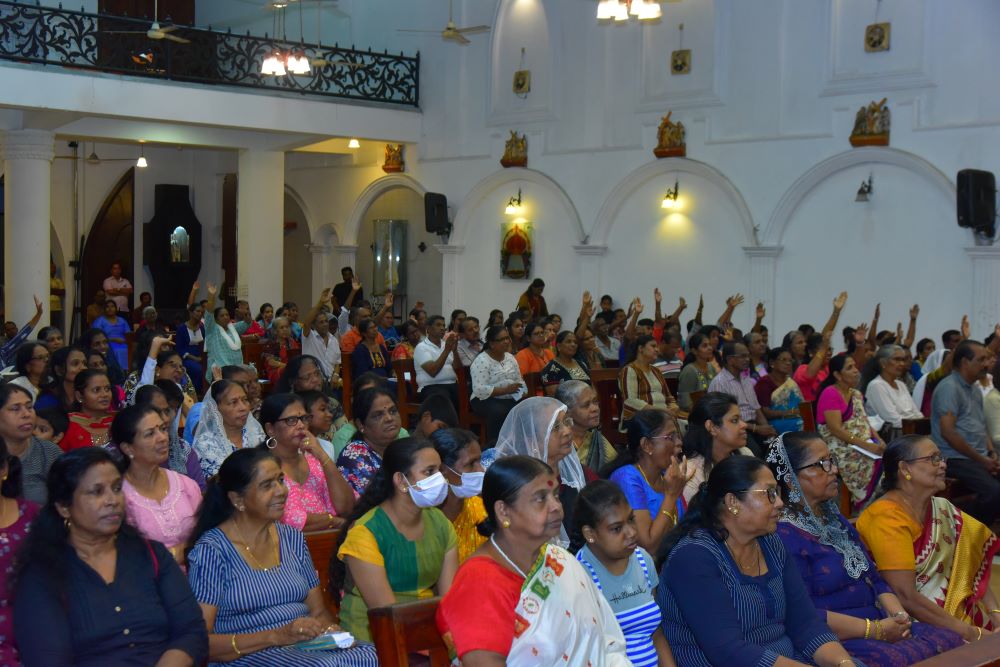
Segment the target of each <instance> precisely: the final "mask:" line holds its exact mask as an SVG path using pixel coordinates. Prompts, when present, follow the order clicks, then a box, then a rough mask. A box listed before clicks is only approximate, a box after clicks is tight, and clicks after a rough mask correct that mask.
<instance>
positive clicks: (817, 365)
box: [806, 331, 833, 378]
mask: <svg viewBox="0 0 1000 667" xmlns="http://www.w3.org/2000/svg"><path fill="white" fill-rule="evenodd" d="M831 336H833V332H832V331H824V332H823V342H822V343H820V344H819V349H817V350H816V353H815V354H813V356H812V359H810V360H809V366H807V367H806V375H807V376H808V377H811V378H814V377H816V376H817V375H819V372H820V371H821V370H822V369H823V366H824V365H825V364H826V351H827V350H829V349H830V337H831Z"/></svg>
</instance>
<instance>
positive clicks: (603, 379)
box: [590, 368, 625, 445]
mask: <svg viewBox="0 0 1000 667" xmlns="http://www.w3.org/2000/svg"><path fill="white" fill-rule="evenodd" d="M618 373H619V370H618V369H617V368H595V369H593V370H592V371H590V381H591V382H592V383H593V385H594V390H595V391H596V392H597V400H598V403H599V405H600V408H601V433H602V434H603V435H604V437H605V438H607V439H608V442H610V443H611V444H613V445H622V444H624V442H625V437H624V435H623V434H622V433H621V432H620V431H619V430H618V427H619V426H620V425H621V418H622V393H621V386H620V385H619V384H618Z"/></svg>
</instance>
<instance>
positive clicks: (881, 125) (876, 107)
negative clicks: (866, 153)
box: [851, 97, 892, 146]
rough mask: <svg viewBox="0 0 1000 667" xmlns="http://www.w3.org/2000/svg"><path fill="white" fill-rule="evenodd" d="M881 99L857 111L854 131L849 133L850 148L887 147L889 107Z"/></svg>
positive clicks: (885, 98) (890, 119) (883, 99)
mask: <svg viewBox="0 0 1000 667" xmlns="http://www.w3.org/2000/svg"><path fill="white" fill-rule="evenodd" d="M888 99H889V98H887V97H883V98H882V100H881V101H880V102H872V103H871V104H869V105H868V106H866V107H861V108H860V109H858V113H857V114H856V115H855V116H854V129H853V130H852V131H851V145H852V146H888V145H889V126H890V124H891V121H892V114H891V113H890V112H889V105H888V104H886V100H888Z"/></svg>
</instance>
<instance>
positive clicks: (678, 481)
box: [662, 456, 697, 497]
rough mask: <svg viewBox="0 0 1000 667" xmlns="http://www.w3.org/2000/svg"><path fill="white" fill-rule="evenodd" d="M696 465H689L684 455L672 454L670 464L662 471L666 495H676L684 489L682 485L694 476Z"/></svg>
mask: <svg viewBox="0 0 1000 667" xmlns="http://www.w3.org/2000/svg"><path fill="white" fill-rule="evenodd" d="M695 472H697V466H695V465H689V464H688V460H687V457H686V456H681V457H680V458H678V457H676V456H673V457H671V459H670V465H669V466H667V469H666V470H664V471H663V474H662V477H663V481H664V482H666V493H665V494H664V495H666V496H673V497H677V496H679V495H680V494H681V492H682V491H683V490H684V485H685V484H687V483H688V482H689V481H691V479H692V478H693V477H694V475H695Z"/></svg>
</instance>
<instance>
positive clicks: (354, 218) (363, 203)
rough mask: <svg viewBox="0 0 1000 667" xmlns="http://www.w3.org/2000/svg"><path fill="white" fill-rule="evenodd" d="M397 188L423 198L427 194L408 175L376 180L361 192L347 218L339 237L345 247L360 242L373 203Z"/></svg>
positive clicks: (394, 175) (392, 175)
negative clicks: (359, 235) (365, 219)
mask: <svg viewBox="0 0 1000 667" xmlns="http://www.w3.org/2000/svg"><path fill="white" fill-rule="evenodd" d="M397 188H406V189H409V190H413V191H414V192H416V193H417V194H418V195H420V196H421V197H423V196H424V195H425V194H426V193H427V189H426V188H425V187H424V186H423V185H421V184H420V182H419V181H417V180H416V179H415V178H412V177H411V176H407V175H406V174H388V175H387V176H383V177H381V178H377V179H375V180H374V181H372V182H371V183H369V184H368V186H367V187H366V188H365V189H364V190H362V191H361V194H360V195H358V198H357V199H356V200H355V201H354V206H353V207H352V208H351V214H350V215H349V216H348V217H347V222H345V223H344V227H343V230H342V232H343V233H341V234H340V235H339V236H340V238H341V239H342V243H343V244H344V245H352V244H356V243H357V242H358V231H359V230H360V229H361V223H362V221H363V220H364V216H365V214H366V213H367V212H368V207H370V206H371V205H372V202H374V201H375V200H376V199H378V198H379V196H380V195H381V194H382V193H384V192H389V191H391V190H395V189H397Z"/></svg>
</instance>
